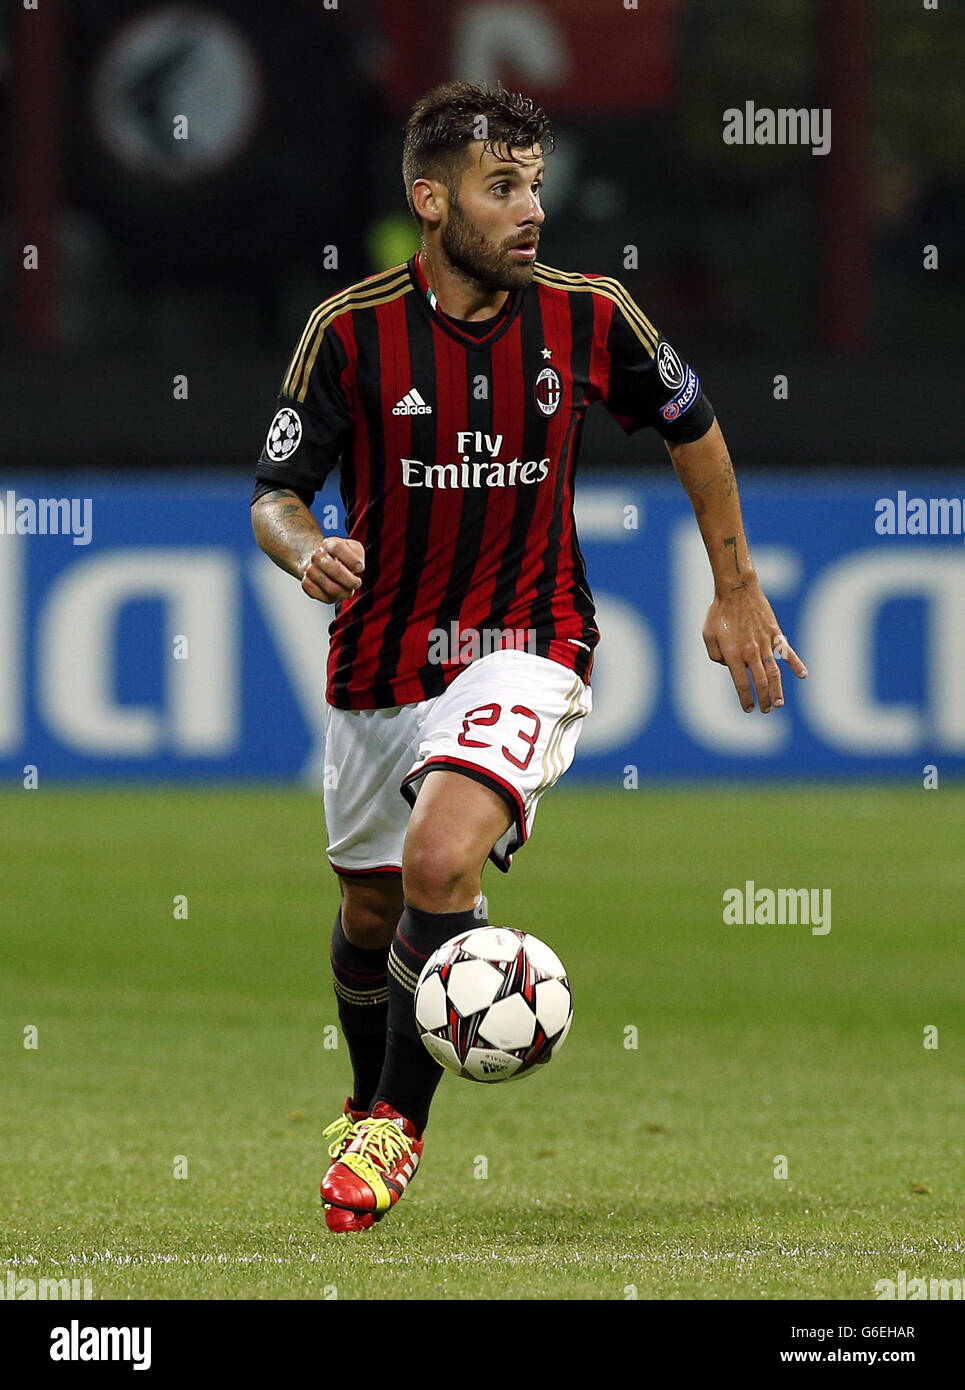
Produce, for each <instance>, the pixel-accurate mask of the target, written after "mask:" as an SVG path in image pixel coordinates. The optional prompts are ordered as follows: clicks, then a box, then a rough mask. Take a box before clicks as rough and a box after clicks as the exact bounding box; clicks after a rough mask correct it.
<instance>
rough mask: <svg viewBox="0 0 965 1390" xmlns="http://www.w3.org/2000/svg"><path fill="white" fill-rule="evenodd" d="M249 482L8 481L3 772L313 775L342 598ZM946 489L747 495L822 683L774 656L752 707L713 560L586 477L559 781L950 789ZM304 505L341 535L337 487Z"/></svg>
mask: <svg viewBox="0 0 965 1390" xmlns="http://www.w3.org/2000/svg"><path fill="white" fill-rule="evenodd" d="M249 488H250V485H249V482H248V480H247V478H239V479H238V480H237V481H235V482H232V481H230V480H225V479H224V477H223V476H219V477H200V478H198V477H193V478H189V479H184V478H175V477H164V478H156V479H142V480H133V481H132V480H131V479H124V480H123V481H118V480H116V479H107V478H99V477H93V476H92V477H88V478H78V477H77V476H71V477H66V476H65V477H61V478H59V479H58V478H50V477H46V478H43V479H40V478H32V477H17V478H15V479H10V480H8V481H7V482H5V483H3V484H0V515H2V525H0V773H2V774H3V777H4V779H5V780H6V781H7V782H8V784H9V783H11V782H14V781H20V780H21V779H22V778H23V776H24V775H25V774H24V769H25V768H28V767H35V768H36V769H37V775H38V777H43V778H50V779H56V780H88V779H124V780H147V781H153V780H177V781H184V780H189V779H212V780H219V781H221V780H232V779H246V780H247V779H261V778H272V779H282V780H284V779H292V780H296V779H299V780H305V781H308V782H312V783H315V782H318V781H319V780H320V779H321V778H322V776H323V770H324V713H325V703H324V682H325V656H326V652H327V643H328V633H327V627H328V622H329V621H330V619H331V610H330V609H328V608H326V607H325V606H323V605H322V604H319V603H315V602H313V601H312V600H310V599H308V598H307V597H306V596H305V595H304V594H303V593H302V591H301V589H300V587H299V585H298V584H297V583H296V581H295V580H293V579H292V578H290V577H289V576H288V575H286V574H284V573H283V572H282V571H280V570H278V569H277V568H276V567H275V566H273V565H272V564H271V562H270V561H269V560H268V559H267V558H266V557H265V556H264V555H262V554H261V552H260V551H259V550H258V548H257V546H256V545H255V542H254V539H253V537H252V534H251V529H250V522H249V504H248V499H249V495H250V492H249ZM949 490H950V484H949V481H948V479H947V478H945V479H942V478H932V479H928V478H925V477H917V478H913V479H910V480H909V479H908V478H902V479H901V480H900V481H897V480H888V481H883V480H882V479H880V478H879V479H874V480H867V481H866V480H854V479H850V478H848V477H847V476H846V475H844V474H841V475H838V476H830V475H829V476H822V477H820V478H816V479H814V480H808V481H807V482H804V481H802V482H793V481H788V480H787V479H785V478H778V477H775V478H771V479H759V478H753V479H747V480H744V481H743V482H742V487H741V493H742V499H743V505H744V516H745V522H746V529H747V533H748V536H749V539H750V543H751V548H752V553H753V556H754V560H755V563H756V566H757V569H758V572H759V575H760V578H761V582H762V585H763V588H764V591H765V593H766V594H767V596H768V598H769V599H770V600H771V602H772V604H773V606H774V609H775V612H776V613H777V616H778V619H779V621H780V623H781V625H782V628H783V630H784V632H785V633H786V635H787V638H788V640H789V641H790V642H791V644H792V645H793V646H794V647H795V648H796V649H797V651H798V652H799V653H800V654H801V655H802V656H803V658H804V660H805V661H806V662H807V665H808V668H809V672H810V674H809V676H808V679H807V680H806V681H797V680H796V679H795V678H794V677H793V676H792V675H791V674H790V672H788V671H787V669H786V668H785V690H786V694H787V703H786V705H785V707H784V709H783V710H781V711H779V712H776V713H774V714H772V715H769V716H767V717H762V716H761V715H760V714H759V713H756V712H755V713H754V714H753V715H747V714H745V713H744V712H743V711H742V710H741V708H740V706H739V704H738V702H737V698H736V695H735V693H734V690H733V686H732V684H731V680H730V676H729V674H728V672H727V671H726V670H725V669H724V668H723V667H721V666H718V665H714V664H712V663H710V662H709V661H708V659H707V656H706V653H705V651H704V646H703V641H702V638H701V629H702V626H703V621H704V616H705V614H706V611H707V607H708V604H709V601H710V599H711V596H712V585H711V577H710V570H709V567H708V564H707V559H706V555H705V553H704V549H703V545H702V542H701V539H700V536H699V533H698V531H697V527H696V525H695V522H694V519H693V514H692V512H691V510H690V505H689V503H688V501H687V499H686V497H685V495H684V494H683V492H682V491H681V490H680V488H679V487H678V485H677V484H676V482H675V481H674V480H673V478H672V475H671V476H670V477H669V478H663V479H660V480H657V481H654V480H652V479H651V476H650V475H649V474H642V473H641V474H640V475H636V476H628V475H625V474H620V475H613V476H601V475H599V474H593V475H588V476H587V477H585V478H582V479H581V480H580V481H579V483H578V486H577V493H578V525H579V530H580V535H581V544H582V549H583V553H584V555H585V557H586V563H587V571H588V576H589V582H590V586H591V589H592V591H593V594H594V598H595V600H596V603H597V608H598V621H599V625H600V628H601V631H602V634H603V640H602V642H601V644H600V646H599V648H598V649H597V658H596V662H595V665H594V669H593V692H594V710H593V714H592V715H591V717H590V718H589V719H588V720H587V721H586V724H585V726H584V729H583V733H582V735H581V739H580V744H579V748H578V752H577V757H576V761H575V763H574V765H573V768H572V770H571V772H570V773H568V774H567V782H568V783H572V782H573V781H575V780H577V779H579V778H581V777H582V778H594V779H600V778H605V779H607V780H611V779H613V778H615V777H621V778H623V777H627V776H636V777H638V778H639V779H640V780H641V781H642V780H646V779H650V778H769V777H779V778H782V779H783V778H801V777H830V778H837V777H862V778H865V777H890V778H895V777H898V778H909V777H915V778H917V779H918V780H919V781H920V780H921V778H922V775H923V769H924V768H925V767H927V766H934V767H936V768H937V769H938V771H939V774H941V775H945V774H947V775H960V774H961V773H962V772H963V771H965V545H963V536H962V518H961V509H962V498H961V496H959V497H958V498H957V499H956V498H954V497H951V498H950V497H947V496H946V494H947V493H948V492H949ZM959 491H960V492H961V491H965V489H961V488H960V489H959ZM919 503H920V504H921V505H918V504H919ZM315 513H316V515H317V516H318V518H319V521H320V523H321V524H322V525H323V527H324V529H325V530H326V531H327V532H331V533H332V534H340V533H343V527H342V512H341V505H340V502H339V499H338V494H337V489H336V487H335V486H334V485H332V486H330V487H328V488H326V491H325V492H323V493H322V494H320V495H319V497H318V498H317V499H316V502H315ZM53 532H57V534H53ZM628 770H629V771H628Z"/></svg>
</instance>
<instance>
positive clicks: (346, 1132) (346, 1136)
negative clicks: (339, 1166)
mask: <svg viewBox="0 0 965 1390" xmlns="http://www.w3.org/2000/svg"><path fill="white" fill-rule="evenodd" d="M355 1124H356V1121H354V1120H353V1119H352V1118H351V1116H349V1115H339V1117H338V1119H337V1120H333V1121H332V1123H331V1124H330V1125H326V1127H325V1128H324V1129H323V1130H322V1138H323V1139H328V1138H329V1137H331V1139H332V1142H331V1144H329V1146H328V1156H329V1158H338V1156H339V1154H340V1153H341V1152H342V1150H343V1149H344V1148H345V1145H346V1144H347V1143H348V1142H349V1140H350V1139H351V1138H352V1137H353V1135H354V1134H355Z"/></svg>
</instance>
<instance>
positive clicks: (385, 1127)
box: [353, 1120, 412, 1168]
mask: <svg viewBox="0 0 965 1390" xmlns="http://www.w3.org/2000/svg"><path fill="white" fill-rule="evenodd" d="M362 1123H363V1124H364V1125H365V1132H364V1134H363V1136H362V1142H361V1144H360V1145H359V1147H358V1148H357V1149H355V1150H354V1153H353V1157H356V1158H363V1159H366V1160H367V1161H368V1162H369V1163H373V1164H374V1163H379V1164H381V1166H382V1168H391V1167H392V1165H393V1163H395V1162H396V1160H397V1159H400V1158H401V1157H402V1155H403V1154H408V1153H411V1152H412V1141H411V1139H410V1138H409V1136H408V1135H407V1134H405V1133H404V1132H403V1131H402V1130H401V1129H400V1128H399V1126H398V1125H397V1124H395V1122H394V1121H393V1120H363V1122H362Z"/></svg>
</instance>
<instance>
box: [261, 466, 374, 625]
mask: <svg viewBox="0 0 965 1390" xmlns="http://www.w3.org/2000/svg"><path fill="white" fill-rule="evenodd" d="M251 529H252V530H253V531H254V534H255V540H256V541H257V542H258V544H259V546H260V547H261V549H262V550H263V551H264V552H265V554H266V555H267V556H268V558H269V559H270V560H273V561H274V563H275V564H276V565H277V566H278V567H279V569H283V570H285V571H286V572H287V573H288V574H291V575H294V576H295V578H296V579H300V580H301V584H302V588H303V589H304V591H305V593H306V594H307V595H308V597H309V598H314V599H318V600H319V602H321V603H338V602H339V601H340V600H341V599H345V598H349V597H350V596H351V595H352V594H354V593H355V590H356V589H358V588H359V586H360V585H361V583H362V580H361V577H360V576H361V574H362V571H363V570H364V569H365V551H364V549H363V547H362V545H361V544H360V542H359V541H353V540H351V539H349V538H348V537H347V536H325V535H323V533H322V530H321V527H320V526H319V524H318V522H317V521H316V520H315V517H314V515H313V514H312V511H311V508H310V507H307V506H306V505H305V503H304V502H303V501H302V499H301V498H300V497H299V496H298V495H297V493H295V492H293V491H292V489H291V488H275V489H274V490H273V491H272V492H266V493H265V494H264V495H263V496H261V497H259V498H258V499H257V501H256V502H255V503H254V504H253V505H252V508H251Z"/></svg>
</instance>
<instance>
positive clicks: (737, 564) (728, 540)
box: [724, 536, 741, 574]
mask: <svg viewBox="0 0 965 1390" xmlns="http://www.w3.org/2000/svg"><path fill="white" fill-rule="evenodd" d="M738 539H739V537H738V536H728V537H727V538H726V540H725V541H724V545H725V547H726V546H728V545H730V546H733V547H734V568H735V569H736V571H737V573H738V574H740V572H741V566H740V560H738V558H737V542H738Z"/></svg>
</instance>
